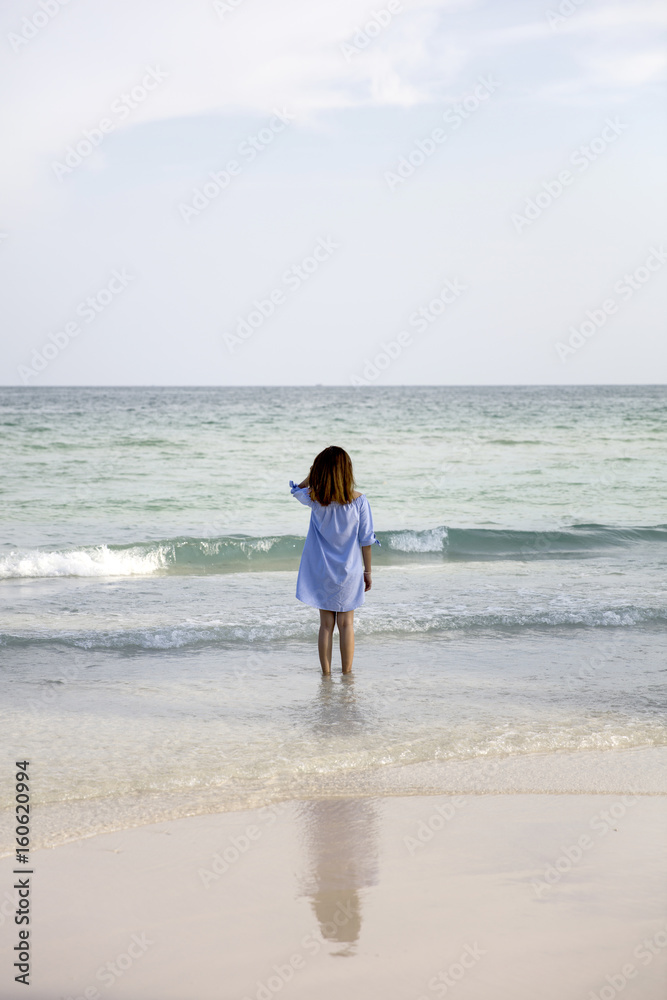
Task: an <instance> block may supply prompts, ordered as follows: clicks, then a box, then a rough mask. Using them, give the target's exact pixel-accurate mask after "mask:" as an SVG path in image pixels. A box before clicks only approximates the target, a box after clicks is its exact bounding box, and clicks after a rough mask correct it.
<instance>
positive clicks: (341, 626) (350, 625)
mask: <svg viewBox="0 0 667 1000" xmlns="http://www.w3.org/2000/svg"><path fill="white" fill-rule="evenodd" d="M336 621H337V622H338V634H339V636H340V659H341V665H342V668H343V673H344V674H349V673H350V672H351V670H352V660H353V659H354V611H339V612H337V614H336Z"/></svg>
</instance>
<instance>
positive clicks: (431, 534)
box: [389, 527, 447, 552]
mask: <svg viewBox="0 0 667 1000" xmlns="http://www.w3.org/2000/svg"><path fill="white" fill-rule="evenodd" d="M446 538H447V528H445V527H440V528H431V529H430V530H429V531H399V532H397V533H396V534H391V535H390V536H389V548H390V549H395V550H396V551H397V552H442V550H443V547H444V544H445V540H446Z"/></svg>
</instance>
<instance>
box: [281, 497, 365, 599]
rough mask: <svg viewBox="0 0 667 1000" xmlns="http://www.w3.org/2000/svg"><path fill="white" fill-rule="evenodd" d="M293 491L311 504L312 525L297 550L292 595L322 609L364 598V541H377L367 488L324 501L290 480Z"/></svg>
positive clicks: (301, 499) (300, 498) (299, 498)
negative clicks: (340, 499)
mask: <svg viewBox="0 0 667 1000" xmlns="http://www.w3.org/2000/svg"><path fill="white" fill-rule="evenodd" d="M290 487H291V489H292V495H293V496H295V497H296V498H297V500H299V501H300V502H301V503H302V504H305V505H306V507H310V526H309V528H308V534H307V535H306V542H305V545H304V547H303V552H302V554H301V564H300V565H299V575H298V577H297V581H296V596H297V599H298V600H299V601H302V602H303V603H304V604H309V605H310V606H311V607H313V608H321V609H322V610H324V611H353V610H354V608H358V607H361V605H362V604H363V603H364V564H363V559H362V557H361V546H362V545H373V544H375V545H379V544H380V543H379V541H378V540H377V538H376V537H375V532H374V531H373V517H372V515H371V508H370V504H369V503H368V500H367V499H366V496H365V494H363V493H362V494H361V496H358V497H357V498H356V500H353V501H352V503H346V504H342V503H330V504H329V505H328V507H323V506H322V505H321V504H319V503H317V501H316V500H311V498H310V487H308V486H305V487H304V488H303V489H300V488H299V487H298V486H297V484H296V483H293V482H292V481H291V480H290Z"/></svg>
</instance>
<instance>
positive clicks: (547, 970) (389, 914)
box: [0, 792, 667, 1000]
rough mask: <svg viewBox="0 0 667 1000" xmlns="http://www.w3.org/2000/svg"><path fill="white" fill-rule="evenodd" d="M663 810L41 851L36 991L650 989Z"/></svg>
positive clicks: (657, 951)
mask: <svg viewBox="0 0 667 1000" xmlns="http://www.w3.org/2000/svg"><path fill="white" fill-rule="evenodd" d="M666 819H667V798H665V797H664V796H658V795H630V794H622V793H621V792H619V793H615V794H606V795H590V794H579V795H573V794H572V795H556V794H549V795H547V794H495V795H489V794H486V795H481V794H461V795H434V796H402V797H386V798H373V797H365V798H363V797H359V798H331V799H320V800H310V801H297V802H289V803H282V804H278V805H274V806H270V807H266V808H264V809H260V810H253V811H248V812H237V813H224V814H218V815H206V816H194V817H191V818H187V819H178V820H174V821H171V822H164V823H157V824H153V825H149V826H143V827H140V828H137V829H133V830H126V831H122V832H116V833H106V834H102V835H98V836H94V837H90V838H88V839H86V840H78V841H76V842H73V843H70V844H64V845H62V846H60V847H57V848H55V849H52V850H39V851H35V852H34V854H33V868H34V875H33V876H32V880H33V883H32V895H31V907H32V911H31V912H32V923H31V925H30V926H31V939H30V940H31V947H32V954H33V958H32V970H31V983H32V985H31V987H30V996H31V998H32V1000H55V998H64V1000H67V998H77V997H84V998H86V1000H98V998H105V1000H114V998H119V1000H120V998H124V1000H209V998H210V1000H214V998H215V1000H245V998H248V1000H271V998H272V997H274V996H281V997H283V996H284V997H289V998H294V1000H313V998H315V997H317V998H318V1000H330V998H331V1000H333V998H334V997H336V998H339V997H340V996H342V995H345V996H346V997H349V998H351V1000H367V998H371V997H382V998H383V1000H421V998H425V997H450V996H454V997H456V998H460V1000H466V998H468V1000H489V998H493V1000H570V998H572V1000H575V998H579V997H581V998H582V1000H592V998H593V997H599V998H600V1000H613V997H615V996H616V995H618V994H622V996H623V998H624V1000H661V998H662V997H664V995H665V993H666V992H667V968H666V966H667V962H666V959H667V905H666V898H667V894H666V892H665V888H666V879H665V867H666V864H665V857H666V855H665V850H664V848H665V835H664V831H665V829H666V823H665V820H666ZM12 868H13V859H11V858H4V859H2V861H1V862H0V871H1V872H2V885H3V886H5V887H10V886H11V884H12V879H13V876H12ZM2 898H3V903H4V905H3V907H2V934H1V937H2V951H3V958H2V972H1V976H2V982H1V989H0V995H1V996H2V997H3V998H7V1000H10V998H13V997H19V996H20V997H24V996H26V995H28V994H27V991H26V990H25V987H24V986H22V985H20V984H15V983H14V982H13V981H12V979H13V973H12V972H11V964H12V962H13V961H14V958H10V957H9V956H10V953H11V951H12V947H13V945H14V944H16V943H17V941H18V938H17V933H16V932H17V930H18V928H16V927H15V925H14V923H13V916H12V909H13V907H12V905H11V902H10V899H9V898H8V897H7V896H6V895H5V893H4V890H3V897H2Z"/></svg>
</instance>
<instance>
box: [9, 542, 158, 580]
mask: <svg viewBox="0 0 667 1000" xmlns="http://www.w3.org/2000/svg"><path fill="white" fill-rule="evenodd" d="M166 565H167V559H166V552H165V550H164V549H163V548H162V547H160V546H158V547H157V548H155V549H152V550H151V551H149V552H146V551H142V550H141V549H139V548H132V549H122V550H119V551H114V550H111V549H109V548H108V546H106V545H97V546H95V547H94V548H89V549H70V550H65V551H55V552H41V551H38V550H33V551H24V552H21V551H16V552H10V554H9V555H7V556H3V557H1V558H0V579H11V578H17V577H54V576H150V574H151V573H155V572H156V571H157V570H159V569H163V568H164V567H165V566H166Z"/></svg>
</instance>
